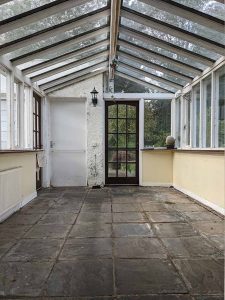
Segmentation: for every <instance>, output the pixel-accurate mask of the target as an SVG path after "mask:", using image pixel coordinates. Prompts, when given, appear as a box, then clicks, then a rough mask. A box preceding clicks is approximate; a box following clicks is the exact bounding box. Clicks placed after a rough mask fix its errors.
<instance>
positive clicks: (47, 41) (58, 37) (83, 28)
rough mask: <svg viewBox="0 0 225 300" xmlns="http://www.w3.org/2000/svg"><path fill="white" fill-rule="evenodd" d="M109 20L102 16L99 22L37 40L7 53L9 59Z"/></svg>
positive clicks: (104, 23) (73, 35) (98, 25)
mask: <svg viewBox="0 0 225 300" xmlns="http://www.w3.org/2000/svg"><path fill="white" fill-rule="evenodd" d="M107 21H108V18H107V17H105V18H101V19H100V20H98V21H97V22H89V23H86V24H85V26H80V27H77V28H75V29H73V30H69V31H66V32H64V33H61V34H58V35H56V36H53V37H50V38H48V39H45V40H42V41H40V42H36V43H34V44H31V45H29V46H26V47H24V48H21V49H18V50H15V51H13V52H11V53H7V54H6V56H7V57H8V59H14V58H16V57H18V56H21V55H24V54H28V53H29V52H32V51H35V50H39V49H41V48H44V47H46V46H49V45H52V44H54V43H57V42H60V41H63V40H65V39H68V38H72V37H75V36H76V35H78V34H81V33H84V32H87V31H89V30H91V29H94V28H98V27H101V26H103V25H106V24H107ZM74 41H75V40H74ZM53 51H54V50H53Z"/></svg>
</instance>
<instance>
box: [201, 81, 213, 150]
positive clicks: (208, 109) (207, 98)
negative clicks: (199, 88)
mask: <svg viewBox="0 0 225 300" xmlns="http://www.w3.org/2000/svg"><path fill="white" fill-rule="evenodd" d="M203 101H204V107H205V120H204V123H205V146H206V147H211V127H212V126H211V114H212V76H211V75H210V76H208V77H207V78H206V79H204V80H203Z"/></svg>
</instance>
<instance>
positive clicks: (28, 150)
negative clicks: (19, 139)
mask: <svg viewBox="0 0 225 300" xmlns="http://www.w3.org/2000/svg"><path fill="white" fill-rule="evenodd" d="M42 151H44V150H43V149H37V150H32V149H27V150H22V149H21V150H19V149H18V150H10V149H9V150H0V154H10V153H12V154H15V153H36V152H42Z"/></svg>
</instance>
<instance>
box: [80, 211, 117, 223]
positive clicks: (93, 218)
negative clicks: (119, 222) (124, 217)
mask: <svg viewBox="0 0 225 300" xmlns="http://www.w3.org/2000/svg"><path fill="white" fill-rule="evenodd" d="M89 222H90V223H99V222H102V223H112V214H111V213H96V212H95V213H84V212H81V213H80V214H79V216H78V218H77V221H76V223H77V224H82V223H89Z"/></svg>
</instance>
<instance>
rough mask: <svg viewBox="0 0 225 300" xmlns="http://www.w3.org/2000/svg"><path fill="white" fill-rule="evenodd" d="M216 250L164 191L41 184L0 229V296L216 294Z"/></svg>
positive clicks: (177, 299)
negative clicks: (55, 186)
mask: <svg viewBox="0 0 225 300" xmlns="http://www.w3.org/2000/svg"><path fill="white" fill-rule="evenodd" d="M223 249H224V226H223V220H222V219H221V218H220V217H219V216H217V215H216V214H215V213H212V212H210V211H209V210H207V209H205V208H204V207H202V206H200V205H198V204H197V203H195V202H194V201H193V200H192V199H190V198H188V197H187V196H185V195H184V194H181V193H179V192H177V191H175V190H174V189H172V188H153V187H152V188H144V187H142V188H141V187H112V188H104V189H101V190H90V189H87V188H57V189H46V190H43V191H41V192H40V193H39V194H38V197H37V198H36V199H34V200H33V201H32V202H31V203H29V204H28V205H27V206H25V207H24V208H22V209H21V210H20V211H19V212H17V213H15V214H14V215H13V216H11V217H10V218H9V219H7V220H6V221H5V222H3V223H2V224H1V225H0V299H1V298H2V299H43V300H44V299H96V300H100V299H108V300H111V299H121V300H125V299H127V300H129V299H130V300H142V299H143V300H222V299H224V298H223V282H224V271H223V270H224V267H223Z"/></svg>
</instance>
